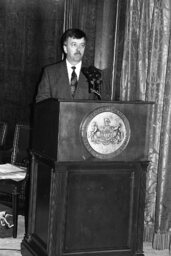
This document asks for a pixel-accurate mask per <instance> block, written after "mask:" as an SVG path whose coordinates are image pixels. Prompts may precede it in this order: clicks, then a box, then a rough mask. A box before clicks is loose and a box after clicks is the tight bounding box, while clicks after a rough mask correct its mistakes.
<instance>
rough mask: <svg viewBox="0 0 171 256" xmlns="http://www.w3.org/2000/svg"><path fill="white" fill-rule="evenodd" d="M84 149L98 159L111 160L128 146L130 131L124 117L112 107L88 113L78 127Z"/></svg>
mask: <svg viewBox="0 0 171 256" xmlns="http://www.w3.org/2000/svg"><path fill="white" fill-rule="evenodd" d="M80 133H81V138H82V141H83V144H84V146H85V148H86V149H87V150H88V151H89V153H90V154H91V155H93V156H94V157H96V158H100V159H111V158H113V157H115V156H116V155H118V154H120V153H121V152H122V151H123V150H124V149H125V148H126V146H127V145H128V142H129V139H130V135H131V130H130V125H129V121H128V119H127V118H126V116H125V115H124V114H123V113H122V112H121V111H119V110H117V109H116V108H114V107H112V106H104V107H100V108H97V109H95V110H94V111H92V112H91V113H89V114H88V115H87V116H86V117H84V119H83V120H82V123H81V125H80Z"/></svg>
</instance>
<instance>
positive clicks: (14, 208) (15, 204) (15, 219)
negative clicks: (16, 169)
mask: <svg viewBox="0 0 171 256" xmlns="http://www.w3.org/2000/svg"><path fill="white" fill-rule="evenodd" d="M12 211H13V224H14V226H13V238H16V237H17V228H18V193H17V187H15V189H14V191H13V193H12Z"/></svg>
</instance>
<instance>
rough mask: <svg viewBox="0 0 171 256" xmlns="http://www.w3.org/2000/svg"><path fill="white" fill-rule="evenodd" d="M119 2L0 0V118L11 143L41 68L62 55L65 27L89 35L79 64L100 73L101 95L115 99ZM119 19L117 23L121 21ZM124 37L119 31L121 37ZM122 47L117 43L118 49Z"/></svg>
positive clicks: (28, 113)
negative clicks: (78, 29) (101, 76)
mask: <svg viewBox="0 0 171 256" xmlns="http://www.w3.org/2000/svg"><path fill="white" fill-rule="evenodd" d="M121 2H125V1H122V0H116V1H111V0H1V1H0V91H1V93H0V120H5V121H7V122H8V123H9V128H10V133H9V134H10V135H9V141H10V142H12V135H13V130H14V127H15V124H16V123H29V122H30V118H31V106H32V104H33V100H34V96H35V94H36V89H37V85H38V82H39V79H40V76H41V71H42V68H43V67H44V66H46V65H48V64H52V63H55V62H56V61H59V60H60V59H61V57H62V52H61V46H60V38H61V35H62V33H63V30H64V29H67V28H70V27H77V28H80V29H83V30H84V31H85V32H86V34H87V36H88V39H89V40H88V45H87V48H86V52H85V58H84V65H86V66H88V65H95V66H96V67H97V68H100V69H102V70H103V71H104V72H103V74H104V79H105V87H104V94H105V95H106V96H107V98H109V99H110V98H111V95H112V94H113V96H112V99H114V98H115V91H116V92H117V89H116V88H117V87H116V83H115V80H116V78H117V81H118V79H119V75H118V74H119V72H117V76H116V75H114V74H115V72H114V71H115V69H117V71H118V70H119V67H120V66H121V65H120V66H118V65H117V61H118V59H117V58H116V57H117V56H116V55H115V51H117V52H122V50H121V51H119V50H118V48H117V45H118V43H117V42H118V40H116V38H117V37H118V38H119V40H121V37H119V35H122V34H119V33H120V32H119V30H120V27H121V26H120V20H121V19H118V17H117V15H118V13H119V11H120V9H121V8H120V6H122V4H121ZM123 20H124V19H123V17H122V23H123ZM122 38H123V35H122ZM119 49H122V46H121V47H120V48H119Z"/></svg>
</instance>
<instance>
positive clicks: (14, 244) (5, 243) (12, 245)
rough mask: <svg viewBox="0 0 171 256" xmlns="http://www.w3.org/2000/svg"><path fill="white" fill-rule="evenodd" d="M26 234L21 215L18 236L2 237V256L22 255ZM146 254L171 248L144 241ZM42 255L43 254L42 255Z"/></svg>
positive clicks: (158, 255)
mask: <svg viewBox="0 0 171 256" xmlns="http://www.w3.org/2000/svg"><path fill="white" fill-rule="evenodd" d="M23 235H24V219H23V217H22V216H19V225H18V236H17V238H15V239H14V238H12V237H11V238H1V239H0V256H21V252H20V244H21V241H22V239H23ZM144 254H145V256H171V254H169V250H162V251H156V250H153V249H152V248H151V243H144ZM40 256H41V255H40Z"/></svg>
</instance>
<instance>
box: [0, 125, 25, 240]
mask: <svg viewBox="0 0 171 256" xmlns="http://www.w3.org/2000/svg"><path fill="white" fill-rule="evenodd" d="M29 143H30V126H29V125H23V124H16V127H15V132H14V139H13V147H12V150H11V151H8V154H11V155H10V159H11V160H10V163H4V162H3V164H2V165H0V203H2V204H4V205H6V206H10V207H11V208H12V214H13V224H14V227H13V237H14V238H16V237H17V226H18V215H19V214H21V215H24V216H25V217H26V209H27V205H26V204H25V198H26V190H27V184H28V180H29V174H28V171H27V169H28V166H29ZM4 153H5V154H6V153H7V152H4ZM2 155H3V154H2ZM2 159H3V157H2ZM25 227H26V222H25Z"/></svg>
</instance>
